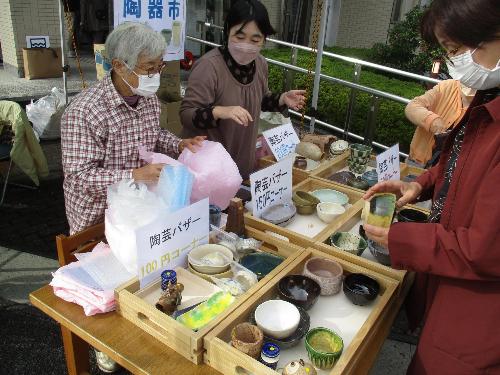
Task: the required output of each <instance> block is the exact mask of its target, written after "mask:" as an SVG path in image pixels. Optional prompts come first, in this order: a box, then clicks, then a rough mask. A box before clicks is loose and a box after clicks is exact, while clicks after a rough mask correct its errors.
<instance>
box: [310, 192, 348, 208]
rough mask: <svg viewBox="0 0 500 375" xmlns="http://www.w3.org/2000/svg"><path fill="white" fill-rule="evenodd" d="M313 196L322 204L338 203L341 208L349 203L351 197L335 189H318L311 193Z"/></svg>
mask: <svg viewBox="0 0 500 375" xmlns="http://www.w3.org/2000/svg"><path fill="white" fill-rule="evenodd" d="M311 194H312V195H314V196H315V197H316V198H318V199H319V200H320V202H331V203H338V204H340V205H341V206H344V205H346V204H347V203H349V197H348V196H347V195H346V194H344V193H342V192H340V191H337V190H333V189H318V190H314V191H313V192H311Z"/></svg>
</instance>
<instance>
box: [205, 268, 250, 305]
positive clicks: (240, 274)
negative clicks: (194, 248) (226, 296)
mask: <svg viewBox="0 0 500 375" xmlns="http://www.w3.org/2000/svg"><path fill="white" fill-rule="evenodd" d="M231 271H232V273H233V277H231V278H222V279H218V278H216V277H213V276H210V279H211V280H212V282H213V283H214V284H215V285H217V286H218V287H219V288H221V289H222V290H223V291H224V292H228V293H231V294H232V295H233V296H239V295H241V294H243V293H245V292H246V291H248V290H249V289H250V288H251V287H252V286H253V285H255V284H257V281H258V280H257V275H256V274H255V273H253V272H252V271H250V270H249V269H248V268H245V267H243V266H242V265H241V264H238V263H236V262H234V261H233V262H231Z"/></svg>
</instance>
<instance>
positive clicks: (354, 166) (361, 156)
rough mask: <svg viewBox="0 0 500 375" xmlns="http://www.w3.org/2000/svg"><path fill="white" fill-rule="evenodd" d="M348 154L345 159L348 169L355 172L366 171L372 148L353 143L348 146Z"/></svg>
mask: <svg viewBox="0 0 500 375" xmlns="http://www.w3.org/2000/svg"><path fill="white" fill-rule="evenodd" d="M349 150H350V155H349V159H347V165H348V166H349V170H350V171H351V172H353V173H356V174H361V173H364V172H365V171H366V165H367V164H368V161H369V160H370V155H371V152H372V148H371V147H370V146H366V145H364V144H361V143H353V144H352V145H350V146H349Z"/></svg>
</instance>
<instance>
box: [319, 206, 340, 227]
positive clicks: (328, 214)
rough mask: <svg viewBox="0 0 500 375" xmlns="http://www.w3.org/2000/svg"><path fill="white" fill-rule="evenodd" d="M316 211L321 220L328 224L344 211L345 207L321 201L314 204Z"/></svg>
mask: <svg viewBox="0 0 500 375" xmlns="http://www.w3.org/2000/svg"><path fill="white" fill-rule="evenodd" d="M316 212H317V213H318V217H319V218H320V219H321V221H323V222H325V223H327V224H328V223H331V222H332V221H333V220H335V218H336V217H338V216H339V215H342V214H343V213H345V208H344V206H341V205H340V204H338V203H331V202H321V203H319V204H318V205H317V206H316Z"/></svg>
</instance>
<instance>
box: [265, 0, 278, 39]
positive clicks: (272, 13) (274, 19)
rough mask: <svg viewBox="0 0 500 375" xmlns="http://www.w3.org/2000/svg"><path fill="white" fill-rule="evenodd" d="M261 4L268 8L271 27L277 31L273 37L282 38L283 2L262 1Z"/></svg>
mask: <svg viewBox="0 0 500 375" xmlns="http://www.w3.org/2000/svg"><path fill="white" fill-rule="evenodd" d="M261 3H262V4H264V5H265V7H266V8H267V13H269V21H271V25H272V26H273V27H274V30H276V34H275V35H272V38H278V39H279V38H280V35H281V29H282V25H281V19H282V18H281V13H282V10H281V7H282V3H281V0H261Z"/></svg>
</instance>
